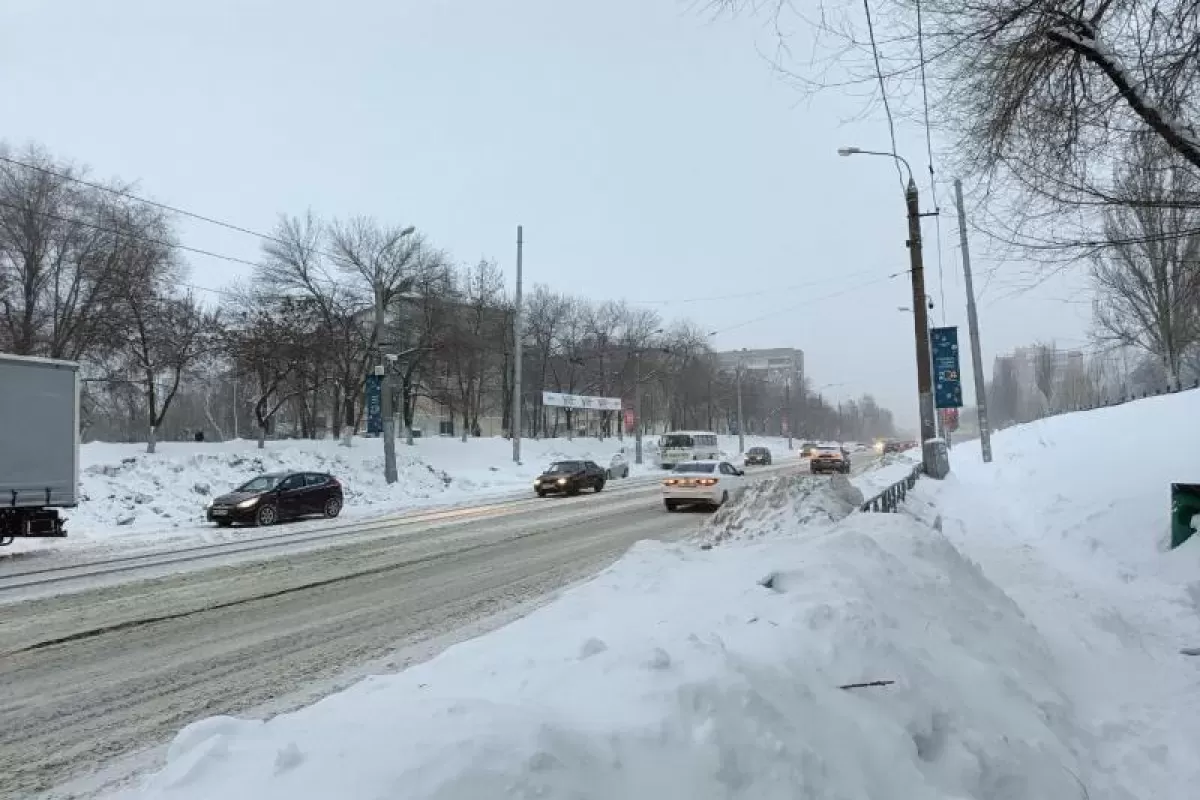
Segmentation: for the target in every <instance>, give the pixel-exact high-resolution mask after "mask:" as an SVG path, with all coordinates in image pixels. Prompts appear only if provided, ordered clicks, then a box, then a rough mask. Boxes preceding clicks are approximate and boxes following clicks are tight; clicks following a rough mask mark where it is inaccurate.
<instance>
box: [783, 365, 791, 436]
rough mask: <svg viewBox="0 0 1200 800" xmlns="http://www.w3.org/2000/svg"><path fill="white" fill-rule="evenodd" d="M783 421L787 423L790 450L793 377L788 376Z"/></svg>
mask: <svg viewBox="0 0 1200 800" xmlns="http://www.w3.org/2000/svg"><path fill="white" fill-rule="evenodd" d="M783 408H784V412H783V414H784V416H783V419H784V421H785V422H786V423H787V440H788V450H791V449H792V376H791V375H788V376H787V383H785V384H784V385H783Z"/></svg>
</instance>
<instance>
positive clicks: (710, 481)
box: [696, 478, 717, 486]
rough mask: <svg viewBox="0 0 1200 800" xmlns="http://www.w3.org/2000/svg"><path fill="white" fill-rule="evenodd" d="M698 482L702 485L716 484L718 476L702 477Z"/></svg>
mask: <svg viewBox="0 0 1200 800" xmlns="http://www.w3.org/2000/svg"><path fill="white" fill-rule="evenodd" d="M696 483H698V484H700V485H701V486H716V485H717V479H716V478H701V479H700V480H698V481H696Z"/></svg>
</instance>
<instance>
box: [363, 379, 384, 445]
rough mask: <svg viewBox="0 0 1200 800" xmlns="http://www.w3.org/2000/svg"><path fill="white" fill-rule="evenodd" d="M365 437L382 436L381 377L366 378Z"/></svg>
mask: <svg viewBox="0 0 1200 800" xmlns="http://www.w3.org/2000/svg"><path fill="white" fill-rule="evenodd" d="M366 407H367V436H380V435H382V434H383V376H382V375H368V376H367V397H366Z"/></svg>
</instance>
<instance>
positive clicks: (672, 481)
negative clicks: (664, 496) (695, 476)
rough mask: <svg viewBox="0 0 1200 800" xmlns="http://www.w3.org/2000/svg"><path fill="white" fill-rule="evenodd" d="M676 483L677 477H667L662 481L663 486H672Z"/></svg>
mask: <svg viewBox="0 0 1200 800" xmlns="http://www.w3.org/2000/svg"><path fill="white" fill-rule="evenodd" d="M677 483H679V481H678V480H677V479H675V478H667V479H666V480H665V481H663V486H674V485H675V484H677Z"/></svg>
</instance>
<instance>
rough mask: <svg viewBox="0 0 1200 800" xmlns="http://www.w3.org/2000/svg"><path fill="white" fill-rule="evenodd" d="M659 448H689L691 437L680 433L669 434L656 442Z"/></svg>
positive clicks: (691, 443)
mask: <svg viewBox="0 0 1200 800" xmlns="http://www.w3.org/2000/svg"><path fill="white" fill-rule="evenodd" d="M658 445H659V447H691V446H692V445H693V442H692V437H690V436H687V435H685V434H682V433H671V434H667V435H665V436H663V437H662V438H660V439H659V440H658Z"/></svg>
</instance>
